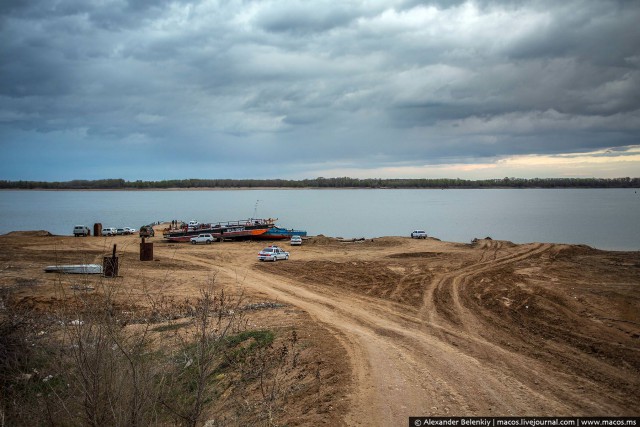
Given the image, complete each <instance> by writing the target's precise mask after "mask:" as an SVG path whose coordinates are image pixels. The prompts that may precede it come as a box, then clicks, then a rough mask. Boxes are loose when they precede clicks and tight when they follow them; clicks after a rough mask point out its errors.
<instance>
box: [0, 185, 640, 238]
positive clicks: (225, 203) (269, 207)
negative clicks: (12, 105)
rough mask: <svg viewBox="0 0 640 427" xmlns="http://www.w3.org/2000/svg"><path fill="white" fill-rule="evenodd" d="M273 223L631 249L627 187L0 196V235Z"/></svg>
mask: <svg viewBox="0 0 640 427" xmlns="http://www.w3.org/2000/svg"><path fill="white" fill-rule="evenodd" d="M256 202H257V215H256V217H258V218H266V217H272V218H279V221H278V224H279V225H281V226H285V227H287V228H299V229H304V230H307V231H308V232H309V234H310V235H317V234H324V235H327V236H334V237H380V236H406V235H408V234H409V233H410V232H411V230H413V229H416V228H422V229H425V230H426V231H427V233H428V234H429V235H431V236H435V237H438V238H440V239H442V240H447V241H454V242H465V243H466V242H469V241H470V240H471V239H473V238H474V237H478V238H481V237H486V236H490V237H492V238H494V239H503V240H510V241H513V242H516V243H526V242H556V243H581V244H587V245H590V246H593V247H597V248H600V249H613V250H640V222H639V220H638V219H639V218H640V192H639V191H638V190H634V189H585V190H576V189H556V190H539V189H524V190H511V189H495V190H494V189H491V190H229V191H0V234H4V233H7V232H9V231H14V230H48V231H50V232H51V233H54V234H64V235H69V234H72V230H73V226H74V225H75V224H85V225H88V226H89V227H92V226H93V224H94V223H96V222H100V223H102V225H103V226H104V227H136V228H139V227H140V226H141V225H143V224H147V223H150V222H154V221H170V220H172V219H180V220H187V221H188V220H190V219H197V220H199V221H201V222H217V221H228V220H236V219H246V218H250V217H253V216H254V212H256Z"/></svg>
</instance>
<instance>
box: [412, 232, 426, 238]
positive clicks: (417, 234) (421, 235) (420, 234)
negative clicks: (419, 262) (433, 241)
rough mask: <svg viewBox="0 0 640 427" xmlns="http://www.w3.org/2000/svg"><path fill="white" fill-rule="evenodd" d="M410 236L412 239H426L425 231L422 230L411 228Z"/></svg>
mask: <svg viewBox="0 0 640 427" xmlns="http://www.w3.org/2000/svg"><path fill="white" fill-rule="evenodd" d="M411 238H412V239H426V238H427V232H426V231H424V230H413V231H412V232H411Z"/></svg>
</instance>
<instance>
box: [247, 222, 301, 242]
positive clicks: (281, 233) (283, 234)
mask: <svg viewBox="0 0 640 427" xmlns="http://www.w3.org/2000/svg"><path fill="white" fill-rule="evenodd" d="M306 235H307V232H306V231H304V230H293V229H286V228H282V227H277V226H275V225H274V226H273V227H271V228H270V229H268V230H267V231H266V232H265V233H262V234H260V235H259V236H256V238H257V239H260V240H285V239H290V238H291V237H292V236H300V237H306Z"/></svg>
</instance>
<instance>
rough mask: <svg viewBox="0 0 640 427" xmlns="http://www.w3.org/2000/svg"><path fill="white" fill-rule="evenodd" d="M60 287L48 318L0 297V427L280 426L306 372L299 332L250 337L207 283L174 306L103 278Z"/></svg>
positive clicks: (232, 305) (237, 299) (241, 313)
mask: <svg viewBox="0 0 640 427" xmlns="http://www.w3.org/2000/svg"><path fill="white" fill-rule="evenodd" d="M65 289H66V290H65ZM68 289H69V287H68V286H67V287H63V286H60V290H59V298H58V301H59V304H58V305H57V307H56V309H54V310H52V311H38V310H32V309H29V308H28V307H21V308H20V306H19V305H17V304H15V301H13V299H12V298H11V296H10V294H7V295H0V393H1V394H0V405H1V406H0V426H4V425H69V426H75V425H78V426H85V425H89V426H105V425H112V426H142V425H144V426H146V425H157V424H163V425H166V424H179V425H184V426H196V425H202V424H203V423H204V421H205V420H206V419H208V420H210V421H209V422H207V425H236V424H242V423H244V422H247V421H249V422H260V423H262V424H267V425H276V424H277V420H278V417H279V415H280V414H281V413H282V411H283V408H284V406H285V405H286V403H287V399H288V397H289V396H290V395H291V394H292V393H295V391H296V387H299V386H300V380H301V379H302V378H303V377H305V376H307V371H305V370H304V369H302V370H301V369H299V368H300V365H299V360H300V346H299V343H298V339H297V334H296V333H295V331H294V332H292V333H291V334H290V336H289V337H287V338H285V339H277V337H276V335H275V333H274V332H272V331H268V330H260V331H253V330H248V329H247V320H246V318H245V315H246V313H247V310H245V309H244V308H245V307H246V305H241V303H242V302H243V296H242V294H240V295H230V294H228V293H227V292H225V290H224V289H223V288H221V287H218V286H217V284H216V280H215V276H212V277H211V278H210V279H209V281H208V283H207V284H206V285H205V286H203V287H202V289H201V290H200V293H199V295H198V296H197V297H196V298H193V299H190V300H184V301H180V302H178V303H176V302H175V301H174V300H173V299H172V298H170V297H166V296H165V295H164V294H163V293H161V292H159V293H153V292H151V291H148V290H147V291H145V292H144V295H142V296H141V295H136V296H134V295H128V294H127V292H128V291H127V288H126V287H125V286H122V282H114V281H113V280H108V279H104V280H100V281H98V282H97V283H92V286H91V287H87V286H76V287H72V288H71V289H75V290H72V291H69V290H68ZM90 289H91V290H90ZM136 300H137V301H144V302H145V304H143V305H141V306H137V305H135V304H134V303H133V302H132V301H136ZM18 308H20V309H18ZM176 310H177V311H176ZM178 321H179V322H180V323H177V322H178ZM159 324H161V325H163V327H162V328H159V327H158V325H159ZM173 326H179V327H173ZM216 411H218V412H216ZM211 420H215V421H211Z"/></svg>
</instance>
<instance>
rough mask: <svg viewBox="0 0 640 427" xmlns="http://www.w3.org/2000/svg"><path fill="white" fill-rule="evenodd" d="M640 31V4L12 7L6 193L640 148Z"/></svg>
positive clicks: (2, 97)
mask: <svg viewBox="0 0 640 427" xmlns="http://www.w3.org/2000/svg"><path fill="white" fill-rule="evenodd" d="M638 22H640V3H639V2H635V1H567V2H557V1H537V2H536V1H534V2H531V1H526V2H525V1H502V2H500V1H478V2H463V1H451V2H448V1H396V2H387V3H386V4H382V3H381V2H375V1H344V2H339V3H337V4H336V3H335V2H331V1H313V2H309V1H270V0H264V1H249V0H245V1H242V0H236V1H233V0H231V1H187V0H183V1H150V0H149V1H140V0H138V1H126V0H112V1H98V0H57V1H51V0H46V1H45V0H42V1H4V2H3V3H2V4H1V5H0V52H1V55H2V58H3V60H2V61H1V62H0V81H1V82H2V84H1V85H0V137H1V141H0V143H1V144H2V147H3V149H4V152H5V153H7V155H6V156H4V160H0V162H1V163H0V164H1V165H2V170H3V171H4V173H3V175H5V176H0V178H8V179H19V178H24V179H70V178H74V177H89V178H91V177H93V178H97V177H103V176H119V177H125V178H128V179H138V178H140V179H158V178H171V177H187V176H200V177H287V176H301V175H304V173H305V171H306V170H308V169H313V170H321V169H323V168H335V167H371V168H374V167H390V166H394V165H424V164H438V163H447V162H473V161H476V160H478V159H492V158H498V157H500V156H507V155H516V154H556V153H572V152H581V151H582V152H583V151H590V150H597V149H602V148H608V147H625V146H630V145H638V144H640V138H639V136H640V71H639V67H640V26H639V25H638ZM25 150H28V151H27V152H28V153H29V154H30V155H29V158H28V160H26V159H25V156H24V152H25ZM70 162H73V163H70ZM70 164H73V165H74V166H73V168H74V169H70ZM74 173H75V175H74Z"/></svg>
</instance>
